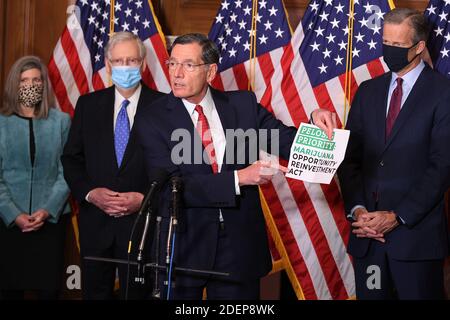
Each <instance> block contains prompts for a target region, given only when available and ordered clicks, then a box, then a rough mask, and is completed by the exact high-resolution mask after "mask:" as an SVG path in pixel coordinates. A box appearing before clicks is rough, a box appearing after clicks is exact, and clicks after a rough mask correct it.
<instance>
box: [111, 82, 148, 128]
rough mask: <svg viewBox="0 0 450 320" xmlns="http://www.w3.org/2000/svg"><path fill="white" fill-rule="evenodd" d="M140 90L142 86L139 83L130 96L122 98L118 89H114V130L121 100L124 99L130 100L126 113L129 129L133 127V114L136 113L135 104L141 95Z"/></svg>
mask: <svg viewBox="0 0 450 320" xmlns="http://www.w3.org/2000/svg"><path fill="white" fill-rule="evenodd" d="M141 90H142V86H141V85H139V86H138V87H137V89H136V91H135V92H134V93H133V95H132V96H131V97H129V98H128V99H126V98H124V97H123V96H122V95H121V94H120V92H119V90H117V88H116V91H115V99H114V120H113V121H114V130H116V122H117V116H118V115H119V112H120V108H121V107H122V102H123V101H124V100H128V101H130V103H129V104H128V107H127V114H128V120H129V121H130V130H131V128H133V124H134V116H135V115H136V110H137V105H138V102H139V97H140V96H141Z"/></svg>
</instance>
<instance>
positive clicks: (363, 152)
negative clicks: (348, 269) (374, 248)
mask: <svg viewBox="0 0 450 320" xmlns="http://www.w3.org/2000/svg"><path fill="white" fill-rule="evenodd" d="M390 80H391V73H386V74H384V75H382V76H380V77H378V78H376V79H373V80H369V81H366V82H364V83H362V84H361V86H360V87H359V89H358V91H357V93H356V95H355V98H354V101H353V104H352V108H351V110H350V114H349V118H348V124H347V129H349V130H350V131H351V133H350V141H349V146H348V149H347V153H346V158H345V160H344V163H343V164H342V166H341V168H340V169H339V178H340V182H341V187H342V192H343V196H344V202H345V208H346V211H347V214H348V213H349V212H350V210H351V209H352V208H353V207H354V206H355V205H363V206H365V207H366V208H367V210H368V211H374V210H393V211H394V212H395V213H396V214H397V215H399V216H400V217H401V218H402V219H403V220H404V221H405V222H406V225H401V226H399V227H397V228H395V229H394V230H393V231H392V232H390V233H388V234H387V235H386V240H387V242H386V246H387V250H388V254H389V255H390V256H391V257H392V258H394V259H399V260H426V259H441V258H443V257H445V256H446V255H447V254H448V231H447V222H446V216H445V212H444V193H445V191H446V190H447V188H448V187H449V182H450V148H449V141H450V83H449V81H448V80H446V79H445V78H444V77H443V76H441V75H440V74H438V73H437V72H434V71H432V70H431V69H430V68H429V67H428V66H427V67H425V69H424V70H423V71H422V73H421V74H420V76H419V78H418V79H417V82H416V83H415V85H414V87H413V89H412V91H411V93H410V94H409V96H408V99H407V100H406V102H405V103H404V105H403V107H402V109H401V111H400V113H399V115H398V118H397V120H396V122H395V125H394V127H393V129H392V132H391V135H390V137H389V138H388V140H387V141H386V142H385V126H386V108H387V99H388V90H389V84H390ZM376 198H378V202H376ZM370 241H373V240H368V239H358V238H356V237H355V236H354V235H353V234H352V235H351V237H350V243H349V246H348V250H349V253H350V254H352V255H353V256H355V257H363V256H364V255H365V254H366V252H367V249H368V246H369V243H370Z"/></svg>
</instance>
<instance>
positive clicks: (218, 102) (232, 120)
mask: <svg viewBox="0 0 450 320" xmlns="http://www.w3.org/2000/svg"><path fill="white" fill-rule="evenodd" d="M210 90H211V94H212V97H213V100H214V104H215V106H216V110H217V113H218V114H219V118H220V122H221V123H222V128H223V131H224V134H225V140H226V142H227V143H228V141H227V139H226V138H227V135H226V133H227V129H232V130H234V129H236V127H237V123H236V110H235V107H234V106H233V105H231V104H229V101H228V98H227V96H226V95H225V94H224V93H222V92H220V91H217V90H215V89H213V88H210ZM227 150H228V146H225V152H224V154H223V159H222V168H221V171H222V170H225V169H226V166H227V163H226V159H227Z"/></svg>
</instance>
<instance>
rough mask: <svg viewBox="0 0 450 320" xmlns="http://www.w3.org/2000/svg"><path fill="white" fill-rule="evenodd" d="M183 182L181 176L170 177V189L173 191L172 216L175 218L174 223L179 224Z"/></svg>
mask: <svg viewBox="0 0 450 320" xmlns="http://www.w3.org/2000/svg"><path fill="white" fill-rule="evenodd" d="M181 184H182V181H181V178H180V177H173V178H172V179H170V189H171V191H172V218H173V219H174V224H177V222H178V219H179V204H180V192H181Z"/></svg>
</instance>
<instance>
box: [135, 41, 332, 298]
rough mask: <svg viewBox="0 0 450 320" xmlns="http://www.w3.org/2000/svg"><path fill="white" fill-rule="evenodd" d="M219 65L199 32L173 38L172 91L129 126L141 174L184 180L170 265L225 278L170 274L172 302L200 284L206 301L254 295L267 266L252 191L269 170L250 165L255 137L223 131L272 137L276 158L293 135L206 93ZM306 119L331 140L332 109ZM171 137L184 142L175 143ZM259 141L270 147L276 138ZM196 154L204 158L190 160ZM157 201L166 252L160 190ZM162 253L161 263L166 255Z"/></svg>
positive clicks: (250, 106) (242, 99) (248, 98)
mask: <svg viewBox="0 0 450 320" xmlns="http://www.w3.org/2000/svg"><path fill="white" fill-rule="evenodd" d="M218 61H219V51H218V49H217V47H216V45H215V44H214V42H212V41H211V40H209V39H208V38H206V37H205V36H204V35H201V34H187V35H184V36H180V37H178V38H177V39H176V40H175V41H174V43H173V45H172V49H171V54H170V59H169V60H168V61H167V65H168V68H169V75H170V82H171V88H172V92H171V94H169V95H167V96H165V97H164V98H162V99H159V100H158V101H156V102H155V103H154V104H153V105H152V107H151V108H147V109H145V110H142V112H141V113H140V115H139V117H138V119H137V121H136V128H137V132H138V138H139V141H140V143H141V144H142V146H143V149H144V158H145V161H146V165H147V167H148V169H150V168H164V169H166V170H167V171H169V172H170V173H171V174H172V175H173V176H181V178H182V181H183V184H184V185H183V193H182V200H183V201H182V202H183V208H182V210H181V214H180V223H179V227H178V233H177V237H176V243H175V253H174V255H175V256H174V261H175V263H176V265H177V266H180V267H188V268H194V269H204V270H214V271H222V272H229V273H230V276H229V277H227V278H217V277H202V276H187V275H186V274H177V275H176V278H175V279H176V286H175V288H174V289H173V292H172V295H171V297H172V298H173V299H201V298H202V293H203V289H204V288H206V291H207V297H208V299H257V298H258V297H259V280H260V278H261V277H262V276H264V275H265V274H267V273H268V272H269V271H270V270H271V257H270V253H269V250H268V243H267V235H266V227H265V221H264V216H263V214H262V210H261V205H260V201H259V192H258V185H259V184H262V183H265V182H267V181H268V180H270V179H271V177H272V175H273V174H274V172H273V168H270V164H269V163H268V162H262V161H254V160H256V158H257V155H256V156H255V154H253V155H252V154H251V153H252V152H251V150H252V147H254V144H255V143H256V144H257V145H258V146H259V145H260V144H262V143H263V141H261V140H260V139H258V140H257V141H256V142H255V141H253V142H251V141H249V139H239V137H238V135H236V136H234V137H233V136H232V137H231V138H230V135H229V133H230V131H233V130H236V129H241V130H242V131H244V132H247V133H248V132H250V131H252V130H253V131H254V132H255V133H258V132H259V131H260V130H264V129H266V130H269V131H270V130H273V131H276V132H277V133H278V135H279V142H280V143H279V154H280V155H281V156H282V157H284V158H287V159H288V157H289V153H290V147H291V144H292V141H293V139H294V136H295V133H296V129H295V128H293V127H287V126H285V125H283V124H282V123H281V122H280V121H278V120H277V119H275V118H274V117H273V116H272V114H270V113H269V112H268V111H267V110H266V109H264V108H263V107H262V106H261V105H259V104H258V103H257V101H256V98H255V95H254V94H253V93H251V92H244V91H235V92H219V91H217V90H214V89H213V88H211V87H210V86H209V85H208V83H211V81H212V80H213V79H214V77H215V76H216V72H217V63H218ZM313 117H314V122H315V123H316V124H317V125H319V126H321V127H322V128H325V127H326V126H327V125H328V132H329V133H330V134H331V129H332V123H333V121H332V118H331V113H329V112H327V111H325V110H317V111H315V112H314V114H313ZM334 126H335V123H334ZM183 133H185V135H183ZM177 135H179V136H184V137H186V136H188V137H190V138H191V139H188V141H187V142H186V141H180V140H181V139H177V138H176V137H175V136H177ZM174 137H175V138H174ZM268 137H269V138H270V137H271V134H270V133H268ZM250 140H251V139H250ZM277 140H278V139H277ZM266 142H267V144H268V146H269V147H270V146H272V147H273V145H274V144H275V143H276V142H278V141H273V139H272V140H271V139H268V141H266ZM180 143H184V144H185V146H187V147H186V148H185V149H184V150H183V151H182V152H178V151H176V150H179V146H180ZM257 149H259V148H254V149H253V150H257ZM196 150H200V151H202V150H205V152H202V153H201V154H200V157H198V155H197V154H196ZM256 152H257V151H256ZM275 153H276V152H275ZM202 155H203V156H202ZM252 156H253V157H252ZM252 158H253V159H254V160H253V161H254V162H253V163H251V159H252ZM199 160H200V161H199ZM161 198H162V201H161V204H160V210H159V213H160V214H161V215H162V218H163V220H162V221H163V225H162V236H161V239H163V241H161V242H163V245H162V246H161V251H162V252H165V251H166V250H165V248H166V242H165V239H167V229H168V227H167V225H168V223H169V216H170V209H169V204H168V203H169V200H170V190H169V187H167V188H166V190H165V193H164V194H163V196H162V197H161ZM161 256H162V257H161V258H162V259H161V261H160V262H161V263H164V258H165V255H164V254H161Z"/></svg>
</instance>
